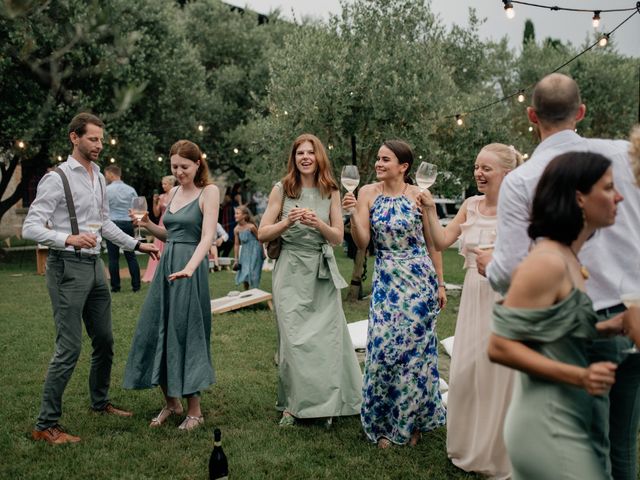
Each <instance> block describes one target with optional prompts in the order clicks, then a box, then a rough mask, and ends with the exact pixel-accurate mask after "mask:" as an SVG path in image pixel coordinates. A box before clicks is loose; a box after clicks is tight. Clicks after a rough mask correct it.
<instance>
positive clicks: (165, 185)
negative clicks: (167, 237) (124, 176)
mask: <svg viewBox="0 0 640 480" xmlns="http://www.w3.org/2000/svg"><path fill="white" fill-rule="evenodd" d="M175 184H176V177H174V176H173V175H167V176H165V177H162V191H163V193H161V194H160V195H158V194H155V195H154V196H153V214H154V215H155V217H156V218H157V219H158V226H159V227H163V226H164V224H163V223H162V216H163V215H164V211H165V210H166V209H167V204H168V203H169V192H170V191H171V189H172V188H173V187H174V186H175ZM153 244H154V245H155V246H156V247H158V251H159V252H160V254H162V250H164V242H163V241H161V240H160V239H159V238H156V239H155V240H154V241H153ZM158 261H159V260H154V259H149V263H147V269H146V270H145V272H144V275H143V276H142V281H143V282H147V283H148V282H150V281H151V280H153V276H154V274H155V273H156V267H157V266H158Z"/></svg>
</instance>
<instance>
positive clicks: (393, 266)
mask: <svg viewBox="0 0 640 480" xmlns="http://www.w3.org/2000/svg"><path fill="white" fill-rule="evenodd" d="M412 163H413V152H412V151H411V148H410V147H409V145H407V144H406V143H404V142H401V141H399V140H388V141H386V142H384V144H383V145H382V146H381V147H380V149H379V151H378V157H377V160H376V164H375V169H376V176H377V179H378V180H379V181H378V182H377V183H373V184H370V185H366V186H364V187H362V188H361V189H360V193H359V198H358V200H356V198H355V196H354V195H353V194H350V193H347V194H346V195H345V197H344V199H343V207H344V208H345V209H347V210H349V209H353V207H355V208H356V210H355V213H354V214H353V215H352V216H351V234H352V236H353V239H354V241H355V243H356V245H357V246H358V248H366V246H367V245H368V244H369V240H370V231H371V230H373V236H374V242H375V247H376V260H375V269H374V276H373V292H372V296H371V305H370V308H369V329H368V334H367V357H366V362H365V376H364V386H363V400H362V409H361V413H360V416H361V419H362V425H363V428H364V431H365V434H366V435H367V438H368V439H369V440H371V441H372V442H377V444H378V446H379V447H380V448H387V447H389V446H390V445H391V444H392V443H395V444H400V445H404V444H407V443H408V444H410V445H415V444H416V443H417V442H418V440H419V438H420V434H421V432H427V431H430V430H433V429H435V428H437V427H439V426H442V425H444V423H445V417H446V414H445V409H444V407H443V406H442V399H441V396H440V391H439V388H438V384H439V377H440V376H439V373H438V350H437V338H436V333H435V329H436V319H437V316H438V313H439V312H440V309H441V308H443V307H444V305H445V303H446V295H445V291H444V283H443V281H442V257H441V254H440V253H438V252H436V251H435V249H434V248H433V247H432V245H431V244H430V243H431V242H429V243H427V242H425V237H426V238H429V237H428V235H425V232H428V230H427V229H426V226H425V223H426V219H424V220H423V217H422V213H421V210H420V209H419V208H417V206H416V199H417V196H418V195H419V194H420V190H419V189H418V187H416V186H414V185H411V184H410V180H409V176H408V174H409V170H410V169H411V164H412Z"/></svg>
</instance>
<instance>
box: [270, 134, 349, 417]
mask: <svg viewBox="0 0 640 480" xmlns="http://www.w3.org/2000/svg"><path fill="white" fill-rule="evenodd" d="M281 210H282V216H281V217H280V211H281ZM343 228H344V227H343V222H342V211H341V208H340V193H339V190H338V185H337V184H336V182H335V180H334V179H333V175H332V173H331V166H330V164H329V159H328V158H327V154H326V152H325V149H324V147H323V145H322V143H321V142H320V140H319V139H318V138H317V137H315V136H313V135H310V134H303V135H300V136H299V137H298V138H297V139H296V140H295V141H294V143H293V145H292V147H291V150H290V154H289V162H288V173H287V175H286V176H285V177H284V178H283V179H282V181H281V182H279V183H278V184H276V186H275V187H274V188H273V190H272V192H271V195H270V196H269V205H268V206H267V209H266V211H265V213H264V215H263V217H262V222H261V223H260V228H259V230H258V238H259V240H260V241H262V242H268V241H271V240H273V239H275V238H277V237H278V236H280V237H282V251H281V253H280V258H278V261H277V262H276V265H275V268H274V271H273V299H274V304H275V310H276V317H277V321H278V337H279V348H278V354H279V355H278V357H279V358H278V403H277V406H276V408H278V409H279V410H281V411H282V412H283V414H282V419H281V421H280V424H281V425H292V424H293V423H294V422H295V419H296V418H319V417H324V418H327V425H330V424H331V418H332V417H335V416H341V415H357V414H358V413H359V412H360V403H361V396H362V395H361V390H362V373H361V371H360V366H359V365H358V360H357V358H356V354H355V351H354V349H353V345H352V343H351V337H350V336H349V331H348V329H347V324H346V320H345V316H344V312H343V310H342V299H341V296H340V289H341V288H344V287H346V286H347V284H346V282H345V281H344V279H343V278H342V276H341V275H340V273H339V272H338V266H337V264H336V261H335V258H334V256H333V249H332V245H337V244H340V243H341V242H342V237H343Z"/></svg>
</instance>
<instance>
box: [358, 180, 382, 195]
mask: <svg viewBox="0 0 640 480" xmlns="http://www.w3.org/2000/svg"><path fill="white" fill-rule="evenodd" d="M380 183H381V182H375V183H368V184H367V185H363V186H362V187H360V191H359V192H358V196H360V197H363V198H364V197H366V198H371V197H375V196H376V195H377V194H378V193H379V191H380Z"/></svg>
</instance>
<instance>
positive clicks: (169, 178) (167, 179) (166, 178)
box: [160, 175, 176, 187]
mask: <svg viewBox="0 0 640 480" xmlns="http://www.w3.org/2000/svg"><path fill="white" fill-rule="evenodd" d="M164 182H167V183H170V184H171V186H172V187H175V185H176V177H174V176H173V175H165V176H164V177H162V180H161V181H160V183H164Z"/></svg>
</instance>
